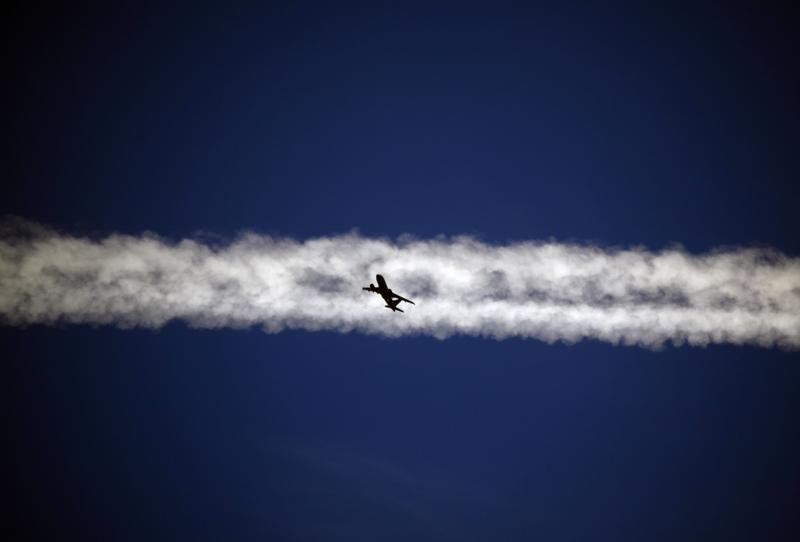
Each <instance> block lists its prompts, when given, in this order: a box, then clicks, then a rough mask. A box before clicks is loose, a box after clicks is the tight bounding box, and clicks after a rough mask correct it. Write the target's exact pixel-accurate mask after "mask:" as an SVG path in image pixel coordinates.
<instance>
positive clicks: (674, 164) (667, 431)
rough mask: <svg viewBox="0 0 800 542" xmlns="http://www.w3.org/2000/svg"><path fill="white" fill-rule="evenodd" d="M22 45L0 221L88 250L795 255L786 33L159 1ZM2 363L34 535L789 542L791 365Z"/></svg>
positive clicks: (211, 360)
mask: <svg viewBox="0 0 800 542" xmlns="http://www.w3.org/2000/svg"><path fill="white" fill-rule="evenodd" d="M11 21H12V26H13V29H12V32H11V35H12V38H11V40H12V42H11V43H12V47H13V49H12V50H13V56H12V58H11V60H10V62H9V65H8V66H7V70H6V73H7V76H8V81H9V82H10V84H7V85H6V87H7V88H6V89H5V92H8V93H9V94H10V102H9V103H10V123H9V125H10V127H11V129H10V130H9V131H8V132H7V134H6V135H5V136H4V137H5V138H6V148H7V149H10V152H9V153H8V156H7V157H6V159H4V160H3V161H2V165H3V177H4V178H5V179H6V181H7V182H5V183H3V187H2V188H1V189H0V202H2V207H1V208H0V211H2V214H4V215H15V216H21V217H24V218H26V219H30V220H34V221H37V222H40V223H43V224H46V225H48V226H51V227H54V228H57V229H59V230H62V231H65V232H68V233H70V234H75V235H90V236H104V235H107V234H110V233H113V232H122V233H128V234H134V235H138V234H140V233H141V232H143V231H153V232H156V233H158V234H159V235H163V236H166V237H168V238H171V239H180V238H182V237H185V236H200V237H201V238H205V239H211V240H217V241H219V240H225V239H231V238H233V237H235V236H236V235H237V234H238V233H239V232H241V231H243V230H253V231H257V232H261V233H268V234H279V235H285V236H290V237H293V238H297V239H306V238H309V237H316V236H327V235H332V234H338V233H344V232H348V231H351V230H353V229H357V230H358V231H360V232H362V233H363V234H365V235H368V236H387V237H390V238H395V237H397V236H399V235H401V234H406V233H408V234H412V235H415V236H418V237H420V238H431V237H434V236H436V235H439V234H445V235H458V234H470V235H473V236H476V237H478V238H479V239H482V240H484V241H486V242H488V243H506V242H510V241H518V240H526V239H550V238H553V239H556V240H559V241H576V242H581V243H595V244H598V245H601V246H639V245H641V246H644V247H646V248H648V249H651V250H659V249H662V248H664V247H669V246H671V245H672V244H674V243H679V244H681V245H683V246H684V247H686V248H687V249H688V250H690V251H692V252H698V253H699V252H706V251H709V250H713V249H715V248H717V247H721V246H742V245H744V246H761V247H772V248H774V249H776V250H778V251H781V252H783V253H786V254H788V255H791V256H795V257H796V256H797V255H798V253H800V244H798V242H799V241H800V239H799V238H798V236H797V233H796V232H797V231H800V219H798V216H800V214H798V212H797V211H798V208H797V201H798V189H797V183H796V172H797V171H798V165H800V164H798V155H797V153H796V140H797V136H796V134H797V131H798V127H800V118H799V117H798V115H799V114H800V113H798V112H799V111H800V108H798V103H797V96H798V95H797V92H798V88H800V86H799V85H800V80H798V77H799V76H798V72H797V70H796V65H795V64H796V63H795V61H794V59H793V57H792V54H791V51H793V50H794V49H795V48H796V45H797V39H796V38H795V37H794V35H793V32H794V29H795V28H796V22H797V20H796V18H792V17H791V16H790V15H789V14H788V13H783V12H781V11H780V10H778V9H775V8H765V7H763V6H759V5H756V4H752V5H749V6H747V5H744V6H737V7H726V8H724V9H723V8H720V7H714V6H711V5H701V4H693V5H692V6H680V7H676V6H670V5H668V4H667V5H662V6H660V7H652V6H638V7H637V6H622V5H620V6H616V7H613V8H612V7H609V6H607V5H604V4H603V5H601V4H596V5H592V4H579V5H574V6H569V7H564V8H556V7H553V6H547V5H541V6H535V5H533V6H529V5H504V6H498V5H488V4H484V5H478V4H474V5H473V4H470V5H462V4H450V5H445V4H440V5H437V6H435V7H431V6H429V5H424V4H418V5H415V6H409V5H408V4H401V3H397V4H385V5H384V4H382V3H378V4H374V3H373V4H362V5H356V4H348V5H340V6H333V5H327V4H324V5H318V4H302V5H301V4H297V5H290V4H284V3H275V4H271V6H270V7H262V8H259V9H254V8H237V9H231V8H230V7H228V6H226V7H224V8H223V7H219V6H217V7H214V8H211V7H209V8H205V7H203V8H197V7H195V8H193V9H191V10H189V9H185V8H167V9H164V8H162V7H160V6H155V5H152V6H148V7H139V6H136V7H128V8H118V7H114V8H97V9H88V8H87V9H84V10H74V11H72V10H68V9H65V10H61V11H53V12H46V13H45V12H38V11H31V12H28V13H18V14H16V16H15V17H12V18H11ZM365 279H366V280H367V281H369V278H368V277H365ZM360 286H362V284H357V285H354V287H356V288H358V287H360ZM371 301H373V302H375V300H371ZM378 309H380V307H379V306H377V302H376V310H378ZM398 316H401V315H398ZM403 316H405V317H413V315H412V314H411V313H409V314H406V315H403ZM0 335H2V345H3V347H2V348H3V351H4V352H5V354H4V355H3V357H4V358H5V359H6V360H7V361H6V363H7V366H8V377H7V378H6V379H4V382H5V388H4V396H5V397H7V398H8V401H9V403H10V404H9V409H10V410H9V411H10V412H11V413H12V430H13V438H12V446H11V451H12V454H11V455H12V463H11V469H12V474H13V478H14V480H15V482H16V493H15V494H16V496H17V499H16V512H17V513H16V516H17V518H18V521H19V523H20V525H21V526H22V527H23V528H24V529H26V530H32V531H37V532H38V533H39V534H42V535H49V537H50V538H52V537H54V536H55V535H58V536H57V537H65V538H80V539H82V540H87V539H88V540H93V539H96V540H108V539H117V540H140V539H142V538H144V537H147V538H155V539H176V538H177V539H186V538H195V539H220V538H227V539H264V538H267V539H271V540H374V539H383V540H395V539H396V540H408V539H411V538H413V539H422V540H485V539H490V538H491V539H506V540H528V539H531V538H534V537H536V538H542V539H548V540H574V539H578V538H591V539H601V540H620V539H648V540H674V539H683V540H701V539H702V540H708V539H725V540H730V539H737V538H740V539H752V538H764V539H774V540H780V539H786V540H790V539H794V538H795V537H796V536H797V532H798V530H800V526H799V525H798V521H797V519H796V517H795V514H794V507H793V506H792V504H793V503H794V502H796V501H797V500H798V488H799V487H800V460H798V459H797V458H798V457H800V453H798V452H800V432H798V430H797V428H796V423H794V422H795V418H796V414H797V412H798V411H799V410H798V408H800V402H799V401H800V400H799V399H798V397H800V395H798V393H797V392H798V384H797V383H798V381H800V380H798V378H800V369H798V367H797V361H798V358H797V353H796V352H786V351H781V350H777V349H763V348H753V347H734V346H711V347H708V348H686V347H682V348H675V347H667V348H666V349H665V350H663V351H657V352H654V351H650V350H645V349H640V348H631V347H614V346H609V345H606V344H601V343H598V342H594V341H585V342H582V343H579V344H576V345H572V346H569V345H563V344H556V345H548V344H544V343H541V342H538V341H534V340H518V339H512V340H507V341H494V340H487V339H478V338H469V337H456V338H451V339H447V340H444V341H439V340H436V339H432V338H428V337H410V338H402V339H382V338H377V337H371V336H365V335H361V334H356V333H351V334H335V333H328V332H318V333H309V332H301V331H291V332H284V333H280V334H275V335H269V334H265V333H262V332H261V331H259V330H257V329H252V330H196V329H190V328H187V327H186V326H185V325H184V324H182V323H173V324H170V325H168V326H167V327H166V328H164V329H162V330H160V331H157V332H153V331H148V330H119V329H115V328H110V327H92V326H72V325H58V326H52V327H45V326H33V327H29V328H26V329H15V328H10V327H3V328H0Z"/></svg>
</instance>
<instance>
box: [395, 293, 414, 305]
mask: <svg viewBox="0 0 800 542" xmlns="http://www.w3.org/2000/svg"><path fill="white" fill-rule="evenodd" d="M393 297H395V298H397V299H399V300H400V301H405V302H406V303H411V304H412V305H416V303H414V302H413V301H411V300H410V299H406V298H405V297H401V296H399V295H397V294H394V296H393Z"/></svg>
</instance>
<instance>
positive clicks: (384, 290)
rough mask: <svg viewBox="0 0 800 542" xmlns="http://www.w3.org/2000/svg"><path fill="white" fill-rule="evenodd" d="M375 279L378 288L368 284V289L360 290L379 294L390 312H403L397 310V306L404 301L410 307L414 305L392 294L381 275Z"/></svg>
mask: <svg viewBox="0 0 800 542" xmlns="http://www.w3.org/2000/svg"><path fill="white" fill-rule="evenodd" d="M375 278H376V279H378V287H377V288H376V287H375V285H374V284H372V283H370V285H369V287H368V288H361V289H362V290H366V291H367V292H375V293H376V294H380V296H381V297H382V298H383V300H384V301H385V302H386V308H387V309H392V311H400V312H403V309H398V308H397V305H399V304H400V302H401V301H405V302H406V303H411V304H412V305H416V303H414V302H413V301H411V300H410V299H406V298H405V297H401V296H399V295H397V294H396V293H394V292H393V291H392V290H390V289H389V287H388V286H386V281H385V280H383V277H382V276H381V275H375Z"/></svg>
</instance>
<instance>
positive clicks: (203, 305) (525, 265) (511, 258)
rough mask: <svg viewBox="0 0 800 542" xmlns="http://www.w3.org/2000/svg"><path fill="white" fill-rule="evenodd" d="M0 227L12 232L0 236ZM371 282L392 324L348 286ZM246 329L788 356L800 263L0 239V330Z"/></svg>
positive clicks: (386, 247) (29, 230)
mask: <svg viewBox="0 0 800 542" xmlns="http://www.w3.org/2000/svg"><path fill="white" fill-rule="evenodd" d="M9 224H11V223H9ZM376 273H382V274H384V275H385V276H386V278H387V280H388V281H389V285H390V286H391V287H392V288H393V289H394V290H395V291H397V292H399V293H401V294H402V295H405V296H407V297H410V298H412V299H414V300H415V301H416V302H417V305H416V306H408V310H407V312H406V313H405V314H399V313H392V312H390V311H387V310H385V309H384V308H383V304H382V303H381V302H380V300H378V299H377V298H376V297H375V296H373V295H370V294H367V293H366V292H363V291H361V287H362V286H364V285H366V284H368V283H369V282H370V281H373V280H374V276H375V274H376ZM171 320H183V321H185V322H187V323H188V324H189V325H190V326H195V327H204V328H218V327H243V326H253V325H257V326H261V327H262V328H263V329H264V330H266V331H268V332H273V333H274V332H278V331H281V330H283V329H287V328H293V329H305V330H309V331H316V330H333V331H341V332H348V331H354V330H356V331H361V332H365V333H374V334H381V335H386V336H391V337H397V336H402V335H410V334H427V335H433V336H435V337H438V338H446V337H449V336H451V335H454V334H465V335H478V336H486V337H494V338H496V339H504V338H507V337H527V338H535V339H539V340H543V341H547V342H553V341H559V340H560V341H565V342H570V343H571V342H575V341H579V340H581V339H585V338H592V339H598V340H601V341H607V342H611V343H615V344H619V343H621V344H635V345H641V346H647V347H659V346H661V345H663V344H664V343H665V342H666V341H672V342H673V343H676V344H681V343H684V342H686V343H689V344H692V345H706V344H710V343H734V344H753V345H761V346H779V347H782V348H788V349H797V348H799V347H800V259H798V258H792V257H788V256H786V255H784V254H781V253H779V252H776V251H774V250H768V249H755V248H736V249H724V250H714V251H712V252H710V253H707V254H700V255H692V254H689V253H687V252H686V251H684V250H683V249H680V248H673V249H668V250H662V251H659V252H650V251H647V250H644V249H641V248H633V249H624V250H618V249H607V248H601V247H596V246H585V245H575V244H561V243H555V242H539V241H526V242H520V243H512V244H508V245H489V244H485V243H481V242H479V241H477V240H475V239H473V238H470V237H455V238H448V239H434V240H417V239H401V240H399V241H394V242H393V241H390V240H386V239H374V238H367V237H362V236H360V235H357V234H347V235H338V236H332V237H321V238H316V239H309V240H307V241H303V242H300V241H296V240H292V239H287V238H276V237H270V236H266V235H257V234H252V233H249V234H244V235H242V236H240V237H239V238H238V239H237V240H236V241H234V242H232V243H230V244H227V245H224V246H210V245H208V244H204V243H202V242H199V241H195V240H189V239H186V240H183V241H180V242H177V243H173V242H168V241H165V240H163V239H161V238H159V237H157V236H155V235H152V234H145V235H142V236H129V235H111V236H109V237H106V238H104V239H87V238H80V237H73V236H69V235H64V234H60V233H57V232H55V231H52V230H50V229H47V228H44V227H41V226H36V225H33V224H30V223H27V225H25V226H24V227H20V226H19V224H17V225H15V226H13V227H12V226H9V225H8V224H7V225H6V226H4V227H3V228H2V233H1V234H0V321H2V322H3V323H5V324H6V325H12V326H24V325H28V324H36V323H41V324H51V323H56V322H72V323H93V324H112V325H116V326H119V327H132V326H142V327H151V328H154V327H159V326H162V325H164V324H165V323H167V322H169V321H171Z"/></svg>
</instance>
